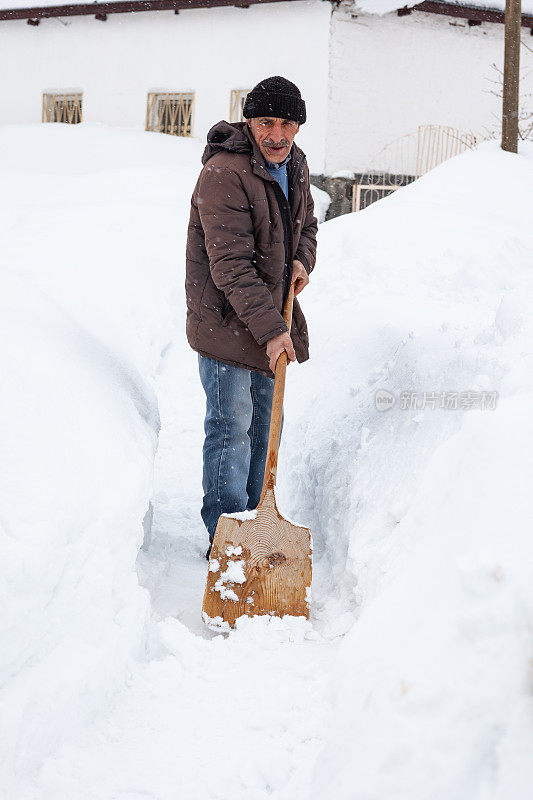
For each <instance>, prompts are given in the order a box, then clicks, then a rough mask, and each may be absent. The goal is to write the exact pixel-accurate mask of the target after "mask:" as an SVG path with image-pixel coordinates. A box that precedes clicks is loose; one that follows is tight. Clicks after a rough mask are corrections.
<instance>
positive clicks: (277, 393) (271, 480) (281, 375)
mask: <svg viewBox="0 0 533 800" xmlns="http://www.w3.org/2000/svg"><path fill="white" fill-rule="evenodd" d="M293 301H294V282H293V283H291V286H290V289H289V295H288V297H287V301H286V303H285V310H284V311H283V319H284V320H285V322H286V324H287V328H288V329H289V330H288V332H289V333H290V332H291V322H292V304H293ZM286 369H287V353H286V351H285V350H284V351H283V353H281V354H280V355H279V356H278V360H277V361H276V371H275V373H274V391H273V394H272V411H271V412H270V430H269V434H268V449H267V457H266V463H265V477H264V478H263V489H262V490H261V498H260V500H259V505H261V504H262V502H263V500H264V499H265V495H266V494H267V490H268V489H271V490H272V493H273V489H274V486H275V485H276V471H277V468H278V449H279V437H280V434H281V415H282V412H283V395H284V394H285V370H286Z"/></svg>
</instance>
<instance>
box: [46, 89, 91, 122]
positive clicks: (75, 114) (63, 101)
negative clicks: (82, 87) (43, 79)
mask: <svg viewBox="0 0 533 800" xmlns="http://www.w3.org/2000/svg"><path fill="white" fill-rule="evenodd" d="M82 98H83V94H82V92H81V91H71V92H43V116H42V121H43V122H68V123H70V124H71V125H76V124H77V123H78V122H81V108H82Z"/></svg>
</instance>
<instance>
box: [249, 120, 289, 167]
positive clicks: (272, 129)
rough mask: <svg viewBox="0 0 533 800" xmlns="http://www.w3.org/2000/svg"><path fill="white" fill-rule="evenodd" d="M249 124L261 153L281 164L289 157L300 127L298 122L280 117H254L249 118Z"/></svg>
mask: <svg viewBox="0 0 533 800" xmlns="http://www.w3.org/2000/svg"><path fill="white" fill-rule="evenodd" d="M248 125H249V126H250V128H251V131H252V133H253V135H254V139H255V141H256V142H257V144H258V146H259V149H260V150H261V153H262V154H263V156H264V157H265V158H266V160H267V161H270V162H272V164H279V163H280V162H281V161H283V160H284V159H285V158H287V156H288V155H289V150H290V149H291V146H292V143H293V140H294V137H295V136H296V134H297V133H298V131H299V129H300V125H299V124H298V122H293V121H292V120H290V119H280V118H279V117H254V118H253V119H249V120H248Z"/></svg>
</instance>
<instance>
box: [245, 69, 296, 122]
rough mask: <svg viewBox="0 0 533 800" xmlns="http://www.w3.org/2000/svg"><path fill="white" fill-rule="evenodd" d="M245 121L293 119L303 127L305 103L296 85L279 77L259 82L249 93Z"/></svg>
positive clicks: (246, 101) (275, 76)
mask: <svg viewBox="0 0 533 800" xmlns="http://www.w3.org/2000/svg"><path fill="white" fill-rule="evenodd" d="M242 113H243V117H244V118H245V119H252V118H253V117H279V118H280V119H292V120H294V122H299V123H300V124H302V125H303V123H304V122H305V120H306V114H305V102H304V101H303V100H302V95H301V94H300V90H299V89H298V87H297V86H295V85H294V83H291V82H290V81H288V80H287V79H286V78H282V77H280V76H279V75H274V77H273V78H265V80H264V81H259V83H258V84H257V86H254V88H253V89H252V90H251V91H250V92H248V94H247V96H246V100H245V102H244V108H243V110H242Z"/></svg>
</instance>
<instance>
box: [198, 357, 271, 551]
mask: <svg viewBox="0 0 533 800" xmlns="http://www.w3.org/2000/svg"><path fill="white" fill-rule="evenodd" d="M198 362H199V367H200V379H201V381H202V386H203V387H204V391H205V394H206V399H207V402H206V414H205V422H204V430H205V442H204V449H203V455H204V468H203V479H202V486H203V490H204V500H203V505H202V519H203V521H204V524H205V526H206V528H207V532H208V533H209V539H210V541H213V537H214V535H215V529H216V527H217V522H218V518H219V516H220V515H221V514H224V513H226V514H232V513H233V512H235V511H245V510H247V509H252V508H256V507H257V505H258V503H259V498H260V496H261V489H262V487H263V477H264V473H265V462H266V454H267V447H268V432H269V427H270V412H271V409H272V392H273V390H274V379H273V378H269V377H267V376H266V375H262V374H261V373H260V372H255V371H252V370H249V369H244V368H243V367H235V366H233V365H232V364H225V363H224V362H222V361H217V360H215V359H213V358H205V357H204V356H200V355H199V356H198Z"/></svg>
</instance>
